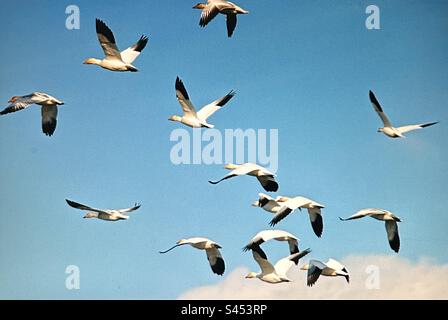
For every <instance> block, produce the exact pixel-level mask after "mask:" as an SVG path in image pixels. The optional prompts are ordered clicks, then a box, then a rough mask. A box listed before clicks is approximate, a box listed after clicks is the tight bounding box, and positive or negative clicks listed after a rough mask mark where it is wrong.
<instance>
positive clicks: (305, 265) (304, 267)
mask: <svg viewBox="0 0 448 320" xmlns="http://www.w3.org/2000/svg"><path fill="white" fill-rule="evenodd" d="M309 269H310V264H309V263H307V264H304V265H303V266H302V267H301V268H300V270H309Z"/></svg>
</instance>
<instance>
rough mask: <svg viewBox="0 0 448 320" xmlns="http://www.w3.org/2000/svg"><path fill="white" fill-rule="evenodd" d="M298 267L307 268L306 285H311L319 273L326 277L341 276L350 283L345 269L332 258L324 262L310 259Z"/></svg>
mask: <svg viewBox="0 0 448 320" xmlns="http://www.w3.org/2000/svg"><path fill="white" fill-rule="evenodd" d="M300 269H301V270H308V276H307V285H308V287H312V286H313V285H314V284H315V283H316V281H317V279H319V276H320V275H323V276H327V277H337V276H342V277H344V278H345V280H347V283H350V275H349V273H348V271H347V269H346V268H345V266H344V265H342V264H341V263H340V262H338V261H336V260H334V259H329V260H328V261H327V262H326V263H323V262H321V261H318V260H311V261H310V262H309V263H307V264H305V265H304V266H303V267H302V268H300Z"/></svg>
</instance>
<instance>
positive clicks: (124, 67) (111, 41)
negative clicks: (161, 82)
mask: <svg viewBox="0 0 448 320" xmlns="http://www.w3.org/2000/svg"><path fill="white" fill-rule="evenodd" d="M96 33H97V35H98V41H99V42H100V44H101V47H102V48H103V51H104V55H105V57H104V59H102V60H100V59H95V58H89V59H86V60H84V64H96V65H98V66H100V67H102V68H104V69H107V70H110V71H120V72H125V71H130V72H137V71H138V69H137V68H136V67H135V66H133V65H132V63H133V62H134V60H135V59H137V57H138V56H139V55H140V53H141V52H142V51H143V49H145V47H146V44H147V43H148V37H146V36H141V37H140V39H139V40H138V41H137V43H135V44H134V45H133V46H131V47H129V48H127V49H126V50H124V51H122V52H120V51H119V50H118V47H117V44H116V42H115V37H114V34H113V33H112V31H111V30H110V29H109V27H108V26H107V25H106V24H105V23H104V22H103V21H101V20H99V19H96Z"/></svg>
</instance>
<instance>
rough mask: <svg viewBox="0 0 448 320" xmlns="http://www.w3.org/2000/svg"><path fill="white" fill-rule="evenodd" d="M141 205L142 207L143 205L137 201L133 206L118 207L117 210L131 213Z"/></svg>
mask: <svg viewBox="0 0 448 320" xmlns="http://www.w3.org/2000/svg"><path fill="white" fill-rule="evenodd" d="M140 207H141V205H140V204H139V203H136V204H135V205H134V206H133V207H132V208H127V209H118V210H117V211H118V212H119V213H130V212H132V211H135V210H137V209H139V208H140Z"/></svg>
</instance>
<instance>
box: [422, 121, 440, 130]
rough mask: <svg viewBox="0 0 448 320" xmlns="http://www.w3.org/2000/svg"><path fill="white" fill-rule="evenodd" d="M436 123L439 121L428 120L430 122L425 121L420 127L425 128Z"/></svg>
mask: <svg viewBox="0 0 448 320" xmlns="http://www.w3.org/2000/svg"><path fill="white" fill-rule="evenodd" d="M438 123H439V121H436V122H430V123H425V124H423V125H422V126H421V127H422V128H426V127H430V126H433V125H435V124H438Z"/></svg>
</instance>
